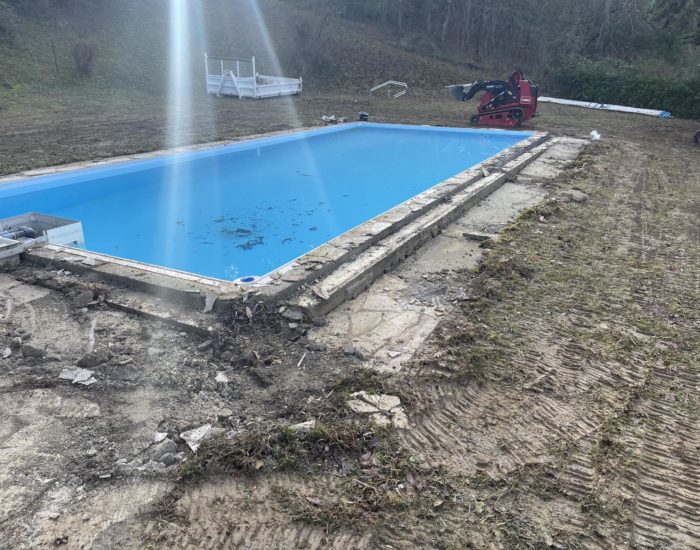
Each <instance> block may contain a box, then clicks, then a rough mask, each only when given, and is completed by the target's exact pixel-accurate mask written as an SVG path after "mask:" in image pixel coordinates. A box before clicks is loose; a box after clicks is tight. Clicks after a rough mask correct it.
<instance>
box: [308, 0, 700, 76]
mask: <svg viewBox="0 0 700 550" xmlns="http://www.w3.org/2000/svg"><path fill="white" fill-rule="evenodd" d="M296 3H301V4H307V5H312V6H314V7H315V8H317V9H324V8H325V9H329V7H330V8H331V9H332V10H334V11H335V12H336V13H338V14H339V15H340V16H341V17H344V18H346V19H350V20H355V21H362V22H371V23H374V24H378V25H381V26H383V27H384V28H386V29H387V30H389V31H391V32H393V33H395V34H398V35H399V36H405V35H414V36H421V37H424V38H426V39H429V42H428V41H426V42H424V44H425V46H426V47H433V48H435V47H437V48H441V49H446V50H452V51H456V52H459V53H462V54H466V55H467V56H469V57H471V58H473V59H480V58H488V59H491V60H493V59H503V60H512V59H518V60H520V61H521V62H523V63H527V64H532V63H537V64H548V63H552V62H558V61H560V60H561V59H562V58H564V57H566V56H569V55H572V54H573V55H583V56H588V57H592V58H596V59H600V58H621V59H637V58H640V57H649V56H656V57H661V58H667V59H674V58H675V59H678V57H679V56H682V54H683V52H686V53H687V52H688V51H689V48H690V49H692V48H693V47H697V46H698V45H700V0H296ZM426 53H434V52H426Z"/></svg>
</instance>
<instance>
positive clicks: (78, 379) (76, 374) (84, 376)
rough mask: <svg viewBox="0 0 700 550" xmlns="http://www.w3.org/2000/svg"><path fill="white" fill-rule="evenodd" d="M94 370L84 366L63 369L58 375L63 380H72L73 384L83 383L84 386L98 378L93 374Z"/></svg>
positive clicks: (89, 384)
mask: <svg viewBox="0 0 700 550" xmlns="http://www.w3.org/2000/svg"><path fill="white" fill-rule="evenodd" d="M93 374H95V373H94V371H91V370H87V369H82V368H79V367H78V368H71V369H63V370H62V371H61V374H59V375H58V377H59V378H60V379H61V380H70V381H71V382H72V383H73V384H81V385H83V386H91V385H92V384H94V383H95V382H97V380H96V379H95V377H94V376H93Z"/></svg>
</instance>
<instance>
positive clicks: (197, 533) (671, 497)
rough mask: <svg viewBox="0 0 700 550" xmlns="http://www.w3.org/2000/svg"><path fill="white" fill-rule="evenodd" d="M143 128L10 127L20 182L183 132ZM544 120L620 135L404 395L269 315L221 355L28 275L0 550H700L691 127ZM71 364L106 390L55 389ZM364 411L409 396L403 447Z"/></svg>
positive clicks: (231, 331) (7, 401) (698, 163)
mask: <svg viewBox="0 0 700 550" xmlns="http://www.w3.org/2000/svg"><path fill="white" fill-rule="evenodd" d="M406 99H408V98H406ZM289 105H294V106H295V107H296V110H297V112H298V113H300V114H299V117H298V119H295V118H294V117H293V115H291V114H289V113H291V111H289V110H288V107H289ZM127 107H128V106H127V105H126V104H124V105H122V106H118V105H117V106H116V107H115V108H114V109H111V110H107V111H105V112H103V113H102V114H100V116H96V113H97V109H98V108H97V106H90V105H89V104H87V105H84V108H83V110H82V111H81V113H82V114H81V116H80V117H78V118H76V117H74V110H73V109H72V106H71V105H70V102H69V101H68V100H65V102H64V103H63V104H61V103H56V104H54V106H53V107H52V116H53V120H55V124H54V125H52V126H50V127H49V128H48V129H47V128H46V127H45V125H44V126H43V127H42V121H45V119H46V114H47V113H46V112H42V111H38V112H36V113H35V115H33V116H29V117H25V118H24V119H23V118H22V116H20V115H22V114H23V113H21V112H20V111H19V110H18V111H16V112H14V113H13V112H10V113H8V117H7V118H6V119H4V120H3V122H2V125H3V130H4V131H6V132H7V135H10V136H11V139H7V140H3V142H2V144H1V145H0V148H1V150H0V165H1V168H2V171H3V172H5V173H9V172H14V171H17V170H19V169H23V168H29V167H38V166H41V165H46V164H52V163H60V162H65V161H69V160H83V159H86V158H93V157H97V156H107V155H111V154H122V153H128V152H134V151H136V150H147V149H153V148H158V147H160V146H161V145H162V143H163V141H162V130H163V128H164V125H165V119H164V118H163V117H162V116H160V115H158V114H156V115H153V116H151V117H140V116H138V115H139V112H138V111H139V109H142V108H143V109H145V107H143V106H138V105H137V106H133V107H131V108H127ZM202 108H203V109H205V112H204V114H206V115H207V116H208V117H209V120H212V119H216V121H217V122H216V125H215V130H212V129H211V128H210V127H208V126H207V125H206V124H205V123H204V122H202V123H201V125H200V126H199V128H200V133H198V134H196V136H195V137H197V138H202V139H217V138H228V137H233V136H235V135H239V134H242V133H250V132H256V133H257V132H260V131H262V130H273V129H284V128H288V127H291V126H294V125H295V124H297V122H300V123H302V124H309V123H312V122H315V121H316V120H317V118H318V117H319V116H320V115H321V114H330V113H331V112H334V113H336V114H346V113H347V114H351V113H352V112H355V111H356V110H360V109H367V110H369V111H370V112H371V113H373V115H374V117H375V119H377V120H387V121H401V122H412V123H441V124H448V125H458V124H461V123H462V122H463V121H464V120H466V117H467V114H468V113H465V112H464V106H463V105H459V104H456V103H454V104H453V103H448V102H447V101H441V100H431V101H430V102H429V103H428V102H426V101H425V100H419V99H416V98H414V99H409V100H408V101H404V102H399V101H396V102H389V101H385V100H377V101H374V102H373V103H371V104H369V105H367V103H366V100H364V99H359V98H352V97H336V98H321V97H314V96H303V97H302V98H298V99H292V100H289V101H288V102H286V103H285V102H277V103H274V102H261V103H258V102H236V101H234V100H232V101H225V100H224V101H220V100H214V99H212V100H211V103H207V106H206V107H202ZM16 109H20V108H19V107H16ZM153 112H155V113H158V111H157V110H155V111H153ZM262 113H264V114H265V116H261V115H262ZM542 114H543V116H542V117H541V118H538V119H535V120H534V121H533V122H532V125H531V127H532V128H537V129H540V130H547V129H549V130H551V131H553V132H554V133H560V134H572V135H578V136H586V135H587V134H588V133H589V132H590V131H591V130H592V129H597V130H599V131H600V132H601V133H602V134H603V140H602V141H601V142H598V143H596V144H592V145H591V146H589V148H588V149H587V150H586V151H585V152H584V153H583V156H581V157H580V158H579V159H578V160H577V161H576V162H575V163H574V164H573V165H572V166H570V167H569V169H568V170H567V171H565V172H564V173H561V174H559V175H557V176H556V177H555V178H554V179H553V180H552V181H550V182H548V188H549V189H550V190H551V191H552V195H551V197H550V199H547V201H546V202H545V203H543V204H541V205H539V206H536V207H533V208H531V209H528V210H527V211H525V212H524V213H523V214H522V215H521V217H520V218H519V219H518V220H517V221H516V222H515V223H514V224H513V225H511V226H509V227H508V228H506V229H505V231H504V232H503V233H502V237H501V238H500V239H499V241H498V242H496V243H492V244H489V245H487V247H488V250H489V251H488V253H487V254H486V255H485V257H484V259H483V260H482V262H481V264H480V265H479V266H478V267H477V268H475V269H464V270H459V269H453V270H450V271H449V272H445V273H443V274H441V275H440V285H443V286H445V287H449V289H450V294H451V295H452V296H462V297H464V299H463V300H459V301H458V304H457V307H455V308H454V309H452V310H450V313H449V315H444V316H441V318H440V319H439V321H438V323H437V328H436V329H435V331H434V332H433V334H432V336H431V337H430V339H429V340H428V341H427V342H425V343H424V344H423V345H422V346H421V347H420V348H419V349H418V350H417V352H416V354H415V357H414V358H413V360H412V361H410V362H409V363H408V364H406V365H405V366H404V367H403V368H402V369H401V370H399V371H397V372H392V373H382V374H378V373H377V372H376V371H374V370H371V369H370V368H367V367H366V362H365V361H363V359H364V358H363V357H362V356H361V355H362V354H356V353H354V352H353V351H352V350H347V349H342V348H339V347H336V346H333V345H329V346H328V347H327V348H325V349H324V345H323V343H322V342H318V341H316V340H314V341H309V340H308V338H307V333H308V331H309V330H310V329H311V328H312V327H308V326H304V325H300V326H293V327H291V328H290V324H289V322H288V321H286V320H283V319H280V318H279V317H278V316H277V315H276V313H275V311H267V310H264V309H260V308H257V309H256V308H255V307H254V305H253V308H252V309H251V313H252V314H253V315H252V317H253V318H252V320H251V319H250V317H249V316H248V315H247V314H245V313H244V314H243V315H239V316H237V317H235V319H236V322H233V321H232V319H234V317H233V316H226V317H224V318H221V319H219V320H218V322H217V323H216V325H215V326H216V330H215V332H214V333H212V335H211V336H210V337H206V338H205V337H201V336H194V335H191V334H188V333H186V332H181V331H180V330H177V329H173V328H172V327H170V326H167V325H164V324H160V323H156V322H154V321H150V320H147V319H144V318H142V317H139V316H137V315H131V314H127V313H124V312H120V311H115V310H113V309H110V308H108V307H107V306H106V305H104V303H103V300H102V299H101V296H102V295H104V294H105V293H108V292H109V291H110V289H109V287H101V286H97V285H95V284H94V283H92V282H91V281H88V280H83V279H82V278H81V277H79V276H77V275H74V274H70V273H66V272H60V271H59V272H57V271H51V269H50V268H49V269H36V268H31V267H29V266H24V265H21V266H19V267H17V268H7V269H6V273H4V274H3V275H1V276H0V315H2V316H3V317H2V319H3V321H5V320H6V321H8V322H3V324H2V325H0V357H1V358H2V359H0V417H1V418H2V419H3V422H2V425H1V427H0V463H2V469H1V470H0V494H1V495H2V497H1V499H2V502H3V504H4V506H3V512H2V515H0V548H37V547H47V548H48V547H61V546H63V547H66V548H115V547H121V548H143V547H150V548H349V547H360V548H416V547H422V548H468V547H472V548H612V547H616V548H679V549H680V548H695V547H698V546H699V545H700V538H699V536H698V533H700V520H699V519H698V517H699V515H698V510H699V504H700V484H699V481H700V480H699V476H700V470H699V468H698V467H699V466H700V464H699V463H698V451H699V450H700V440H698V430H699V429H700V407H699V406H698V397H697V390H698V387H699V386H700V380H699V377H700V371H699V370H698V369H700V355H699V351H698V350H699V342H698V334H699V333H700V318H698V311H700V303H699V300H700V291H699V289H698V281H699V280H700V272H699V268H698V266H700V232H699V230H698V227H700V223H699V221H700V219H699V216H700V203H698V197H700V150H698V149H697V148H694V147H693V144H692V132H691V130H693V129H695V125H693V124H692V123H690V122H687V121H675V120H671V121H660V120H655V119H651V118H645V117H637V116H628V115H618V114H612V113H596V112H588V111H581V110H578V109H571V108H566V107H561V106H553V105H551V106H550V105H548V106H543V108H542ZM214 115H216V116H214ZM200 120H205V117H204V115H202V117H201V118H200ZM261 120H262V121H263V122H262V123H261V122H260V121H261ZM197 124H200V123H197ZM261 124H262V126H263V127H261ZM135 129H136V130H135ZM569 190H577V191H579V192H581V193H583V194H584V195H583V196H580V195H576V196H578V199H577V200H573V199H572V195H571V194H569V195H567V194H566V193H564V192H565V191H569ZM577 201H580V202H577ZM86 292H87V293H88V294H89V295H88V294H86ZM304 354H306V355H304ZM302 357H303V358H304V359H303V361H301V362H300V360H301V359H302ZM76 367H80V368H84V369H86V370H88V371H91V374H90V376H91V377H92V379H94V382H92V383H89V384H88V385H84V384H81V383H72V382H71V381H70V380H65V379H61V378H60V377H61V374H62V373H64V371H65V370H69V371H70V369H75V368H76ZM83 381H87V382H90V378H89V377H88V378H84V379H83ZM362 390H364V391H365V392H367V394H370V395H371V394H382V395H391V396H395V397H397V398H398V400H399V401H400V403H401V405H400V406H401V408H402V411H403V412H404V413H405V414H406V417H407V421H408V427H407V428H406V429H398V428H396V427H391V426H381V425H377V422H375V421H372V420H371V419H370V417H369V416H368V415H367V414H361V413H359V412H356V411H355V410H354V409H352V408H351V407H349V406H347V404H346V403H347V402H348V400H350V399H353V397H352V394H355V393H356V392H358V391H362ZM354 399H355V401H357V400H358V398H357V397H355V398H354ZM364 406H365V407H366V406H367V404H366V403H365V405H364ZM367 410H369V409H367ZM375 410H376V409H375ZM392 414H393V413H392ZM385 416H390V415H389V414H388V413H387V414H386V415H385ZM308 421H312V422H311V423H310V424H306V425H301V426H300V425H299V424H300V423H303V422H308ZM207 425H208V426H210V428H209V430H208V432H207V438H206V439H205V440H204V442H203V443H202V444H201V446H200V447H199V448H198V449H197V452H196V453H193V452H192V449H191V447H189V446H188V443H187V440H188V439H189V436H191V435H192V434H191V433H190V434H188V432H190V431H191V430H193V429H196V428H200V427H202V426H207ZM190 441H191V440H190Z"/></svg>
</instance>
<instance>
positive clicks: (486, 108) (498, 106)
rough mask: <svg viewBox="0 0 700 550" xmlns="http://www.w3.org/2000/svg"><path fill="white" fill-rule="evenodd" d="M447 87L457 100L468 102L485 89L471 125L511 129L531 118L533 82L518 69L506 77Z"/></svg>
mask: <svg viewBox="0 0 700 550" xmlns="http://www.w3.org/2000/svg"><path fill="white" fill-rule="evenodd" d="M449 88H450V91H451V92H452V95H453V96H454V97H455V98H456V99H457V100H459V101H469V100H470V99H471V98H472V97H474V96H475V95H476V94H478V93H479V92H485V93H484V95H483V96H482V98H481V102H480V103H479V107H478V108H477V114H475V115H474V116H472V117H471V119H470V121H471V123H472V124H474V125H483V126H504V127H506V128H513V127H515V126H520V124H522V123H523V122H524V121H526V120H529V119H531V118H532V117H533V116H535V112H536V111H537V84H535V83H534V82H533V81H532V80H530V79H529V78H527V77H526V76H525V75H524V74H523V73H522V72H520V71H515V72H514V73H513V74H512V75H511V77H510V78H509V79H508V80H477V81H476V82H474V83H473V84H460V85H455V86H450V87H449Z"/></svg>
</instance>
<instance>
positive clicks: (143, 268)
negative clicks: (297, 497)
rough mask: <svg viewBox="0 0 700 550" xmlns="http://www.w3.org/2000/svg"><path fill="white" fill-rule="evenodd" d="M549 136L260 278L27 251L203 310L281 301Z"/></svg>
mask: <svg viewBox="0 0 700 550" xmlns="http://www.w3.org/2000/svg"><path fill="white" fill-rule="evenodd" d="M311 129H314V128H311ZM300 131H305V130H299V129H297V130H291V131H282V132H275V133H273V134H258V135H255V136H246V137H244V138H241V139H237V140H230V141H226V142H214V143H210V144H200V145H195V146H188V147H185V148H178V149H172V150H167V151H157V152H153V153H147V154H145V155H151V156H160V155H165V154H170V155H172V154H175V153H178V152H182V151H183V150H187V151H197V150H201V149H206V148H212V147H216V146H218V145H222V144H225V143H240V142H241V141H249V140H253V139H259V138H265V137H274V136H280V135H287V134H293V133H297V132H300ZM549 138H550V135H549V134H548V133H546V132H532V135H530V136H529V137H527V138H525V139H523V140H521V141H519V142H518V143H516V144H514V145H512V146H510V147H508V148H506V149H504V150H503V151H501V152H499V153H497V154H496V155H493V156H492V157H489V158H488V159H486V160H484V161H482V162H480V163H477V164H476V165H474V166H472V167H471V168H469V169H467V170H464V171H463V172H460V173H459V174H456V175H454V176H452V177H450V178H447V179H446V180H443V181H442V182H440V183H438V184H436V185H434V186H432V187H430V188H429V189H427V190H425V191H423V192H421V193H419V194H417V195H415V196H414V197H412V198H410V199H408V200H407V201H404V202H403V203H400V204H398V205H397V206H395V207H393V208H391V209H389V210H387V211H386V212H383V213H382V214H379V215H378V216H375V217H374V218H371V219H370V220H367V221H366V222H364V223H362V224H360V225H358V226H356V227H355V228H353V229H351V230H349V231H346V232H345V233H343V234H342V235H339V236H338V237H335V238H334V239H331V240H330V241H328V242H326V243H324V244H322V245H320V246H319V247H317V248H315V249H313V250H311V251H309V252H307V253H306V254H304V255H302V256H300V257H299V258H297V259H295V260H293V261H291V262H288V263H287V264H285V265H283V266H280V267H279V268H277V269H275V270H274V271H272V272H270V273H269V274H267V275H265V276H264V277H263V278H261V279H260V280H259V281H258V282H256V283H254V284H249V285H238V284H236V283H234V282H231V281H225V280H222V279H217V278H213V277H204V276H200V275H196V274H193V273H188V272H184V271H178V270H175V269H170V268H164V267H160V266H155V265H152V264H147V263H144V262H138V261H134V260H128V259H124V258H119V257H114V256H109V255H107V254H102V253H96V252H90V251H85V250H80V249H75V248H70V247H65V246H59V245H42V246H38V247H35V248H33V249H31V250H28V251H26V252H25V253H24V254H23V257H24V259H26V260H28V261H29V262H30V263H35V264H39V265H42V264H44V265H45V264H48V265H56V266H58V267H61V268H64V269H70V270H72V271H76V272H90V273H94V274H96V275H98V276H101V277H103V278H106V279H108V280H112V281H115V282H118V283H122V284H125V285H127V286H130V287H136V288H137V289H139V290H144V291H146V292H150V293H154V294H156V295H157V296H159V297H161V298H170V299H174V300H175V301H177V302H178V303H186V304H188V305H189V306H190V307H193V308H196V309H199V310H202V309H206V308H205V304H206V301H207V297H209V299H210V300H211V297H212V296H213V297H215V298H216V301H215V303H214V310H216V311H221V312H223V311H224V310H225V309H226V308H227V307H228V306H229V305H232V303H234V302H236V301H237V300H240V299H241V298H243V297H244V296H255V297H257V299H259V300H262V301H265V302H281V301H284V300H288V299H290V298H291V297H292V296H293V295H294V294H295V293H297V292H298V291H299V290H300V289H303V287H306V286H308V285H311V284H312V283H314V282H316V281H318V280H319V279H321V278H323V277H326V276H328V275H329V274H330V273H332V272H333V271H335V270H336V269H338V268H340V267H341V266H342V265H343V264H346V263H348V262H349V261H351V260H352V259H354V258H355V257H357V256H359V255H360V254H362V253H363V252H365V251H366V250H367V249H368V248H370V247H372V246H374V245H377V244H378V243H380V242H382V241H383V240H385V239H387V238H388V237H390V236H391V235H394V234H396V233H397V232H399V231H400V230H401V229H403V228H405V227H406V226H407V225H409V224H410V223H412V222H414V221H416V220H417V219H420V218H421V217H422V216H424V215H425V214H427V213H428V212H430V211H431V210H433V209H434V208H435V207H436V206H438V205H439V204H440V203H443V202H446V201H450V200H451V198H452V197H454V196H455V195H457V194H458V193H460V192H462V191H464V190H465V189H467V188H468V187H470V186H473V185H475V184H476V183H478V182H479V181H480V180H483V179H485V178H488V177H489V176H490V175H491V173H490V171H491V170H492V171H494V173H499V170H500V171H501V172H502V168H503V167H504V166H506V165H507V164H508V163H509V162H513V161H514V160H516V159H518V158H519V157H522V156H523V155H525V154H527V153H528V152H529V151H531V150H532V149H533V148H535V147H538V146H539V145H541V144H543V143H545V142H546V141H547V140H548V139H549ZM139 156H140V157H141V158H149V157H143V156H141V155H139ZM109 160H113V159H109ZM129 160H134V158H133V156H126V157H115V159H114V163H117V162H126V161H129ZM104 164H105V163H104V162H103V161H95V162H92V161H91V162H87V163H85V162H83V163H76V164H73V165H66V166H72V167H73V168H72V169H74V170H75V169H80V168H91V167H98V166H102V165H104ZM59 168H63V169H57V170H56V173H58V172H66V171H69V169H68V168H66V167H59ZM51 173H54V172H44V171H42V172H41V173H36V176H45V175H49V174H51ZM18 179H20V178H18ZM2 182H3V178H0V184H1V183H2Z"/></svg>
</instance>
